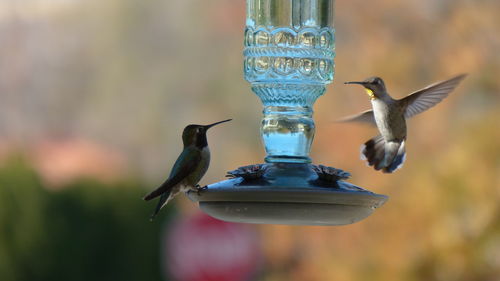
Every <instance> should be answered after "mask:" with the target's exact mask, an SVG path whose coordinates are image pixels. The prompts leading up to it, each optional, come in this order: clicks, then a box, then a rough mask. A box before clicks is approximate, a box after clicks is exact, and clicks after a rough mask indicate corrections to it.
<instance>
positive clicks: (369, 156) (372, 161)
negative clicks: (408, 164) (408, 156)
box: [361, 135, 405, 173]
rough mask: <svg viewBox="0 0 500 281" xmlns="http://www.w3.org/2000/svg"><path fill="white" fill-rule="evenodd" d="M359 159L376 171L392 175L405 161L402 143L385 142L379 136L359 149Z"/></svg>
mask: <svg viewBox="0 0 500 281" xmlns="http://www.w3.org/2000/svg"><path fill="white" fill-rule="evenodd" d="M361 153H362V154H361V159H362V160H366V161H367V162H368V166H373V168H374V169H375V170H377V171H379V170H382V171H383V172H384V173H392V172H394V171H395V170H397V169H398V168H400V167H401V166H402V164H403V162H404V160H405V145H404V141H403V142H393V141H391V142H386V141H385V140H384V138H383V137H382V136H380V135H378V136H375V137H373V138H371V139H370V140H368V141H367V142H365V143H364V145H363V146H362V147H361Z"/></svg>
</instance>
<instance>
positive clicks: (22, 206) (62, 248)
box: [0, 159, 161, 281]
mask: <svg viewBox="0 0 500 281" xmlns="http://www.w3.org/2000/svg"><path fill="white" fill-rule="evenodd" d="M142 195H143V191H142V190H141V189H140V188H138V185H137V184H133V183H124V184H116V186H107V185H103V184H100V183H97V182H93V181H89V180H81V181H78V182H76V183H74V184H73V185H71V186H68V187H66V188H64V189H62V190H61V191H48V190H46V189H44V188H43V185H42V183H41V181H40V179H39V178H38V177H37V175H36V173H34V172H33V171H32V170H31V169H30V168H29V167H27V165H26V164H25V163H23V161H22V160H20V159H16V160H15V161H10V162H9V163H8V164H7V165H6V166H4V167H2V168H0V280H11V281H24V280H26V281H33V280H50V281H56V280H82V281H83V280H85V281H87V280H159V279H160V276H159V274H160V268H159V263H158V252H159V247H160V245H159V242H160V241H159V226H160V225H161V224H159V223H158V222H155V223H151V222H150V221H149V215H150V212H151V208H148V207H151V206H147V205H146V204H145V203H144V201H142V200H141V196H142Z"/></svg>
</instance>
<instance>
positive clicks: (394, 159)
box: [339, 74, 467, 173]
mask: <svg viewBox="0 0 500 281" xmlns="http://www.w3.org/2000/svg"><path fill="white" fill-rule="evenodd" d="M466 75H467V74H461V75H458V76H455V77H453V78H451V79H449V80H446V81H442V82H438V83H435V84H432V85H429V86H427V87H425V88H423V89H421V90H418V91H416V92H413V93H412V94H410V95H408V96H406V97H404V98H402V99H399V100H398V99H393V98H391V96H389V94H388V93H387V90H386V88H385V84H384V81H383V80H382V79H381V78H379V77H371V78H368V79H366V80H364V81H362V82H345V83H344V84H359V85H362V86H363V87H365V90H366V93H367V94H368V96H369V97H370V99H371V103H372V109H371V110H366V111H364V112H362V113H360V114H357V115H352V116H348V117H346V118H344V119H341V120H339V121H340V122H362V123H368V124H370V125H375V126H377V128H378V130H379V132H380V135H377V136H375V137H373V138H371V139H370V140H368V141H367V142H365V143H364V145H362V146H361V153H362V155H361V159H362V160H367V161H368V165H370V166H373V167H374V168H375V170H377V171H378V170H382V171H383V172H384V173H392V172H394V171H395V170H396V169H398V168H400V167H401V166H402V165H403V162H404V160H405V156H406V155H405V142H406V120H407V119H409V118H410V117H412V116H414V115H417V114H419V113H421V112H424V111H426V110H427V109H429V108H431V107H433V106H435V105H436V104H438V103H439V102H440V101H442V100H443V99H444V98H446V97H447V96H448V94H449V93H450V92H451V91H452V90H453V89H455V87H456V86H457V85H458V83H460V81H462V79H464V78H465V76H466Z"/></svg>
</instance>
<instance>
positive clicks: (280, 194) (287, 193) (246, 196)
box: [187, 178, 388, 208]
mask: <svg viewBox="0 0 500 281" xmlns="http://www.w3.org/2000/svg"><path fill="white" fill-rule="evenodd" d="M242 181H243V179H241V178H235V179H230V180H225V181H221V182H218V183H214V184H211V185H209V186H207V189H205V190H204V191H201V192H200V194H198V193H197V192H188V194H187V195H188V197H189V198H190V199H191V200H192V201H195V202H276V203H309V204H333V205H351V206H366V207H372V208H378V207H380V206H382V205H383V204H384V203H385V202H386V201H387V200H388V197H387V196H385V195H381V194H376V193H373V192H370V191H367V190H364V189H362V188H360V187H357V186H355V185H352V184H350V183H347V182H343V181H338V182H337V185H338V186H332V187H317V186H297V187H290V186H276V185H272V184H269V185H268V186H266V185H265V184H263V185H261V184H258V183H256V184H255V185H252V184H248V185H247V184H241V183H242Z"/></svg>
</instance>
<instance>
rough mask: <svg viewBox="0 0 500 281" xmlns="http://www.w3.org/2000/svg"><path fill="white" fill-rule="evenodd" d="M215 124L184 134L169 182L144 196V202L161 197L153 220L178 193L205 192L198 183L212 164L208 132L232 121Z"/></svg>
mask: <svg viewBox="0 0 500 281" xmlns="http://www.w3.org/2000/svg"><path fill="white" fill-rule="evenodd" d="M231 120H232V119H227V120H224V121H219V122H215V123H213V124H210V125H194V124H191V125H188V126H186V127H185V128H184V131H183V132H182V142H183V144H184V149H183V150H182V153H181V155H179V157H178V158H177V161H175V164H174V167H173V168H172V170H171V171H170V175H169V177H168V178H167V180H166V181H165V182H164V183H163V184H162V185H160V187H158V188H157V189H155V190H154V191H152V192H151V193H149V194H147V195H146V196H144V198H143V199H144V200H146V201H149V200H151V199H154V198H156V197H158V196H160V195H161V196H160V201H159V202H158V205H157V206H156V209H155V212H154V213H153V215H152V216H151V220H153V219H154V217H155V216H156V215H157V214H158V212H159V211H160V210H161V208H163V206H165V205H166V204H167V203H168V202H169V201H170V200H171V199H172V198H173V197H174V196H175V195H176V194H177V193H179V192H181V191H183V192H187V191H189V190H194V191H197V192H200V191H201V190H203V188H202V187H200V186H199V185H198V182H199V181H200V180H201V178H202V177H203V176H204V175H205V173H206V172H207V170H208V166H209V164H210V150H209V149H208V142H207V131H208V129H210V128H212V127H213V126H215V125H217V124H220V123H224V122H228V121H231Z"/></svg>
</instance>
